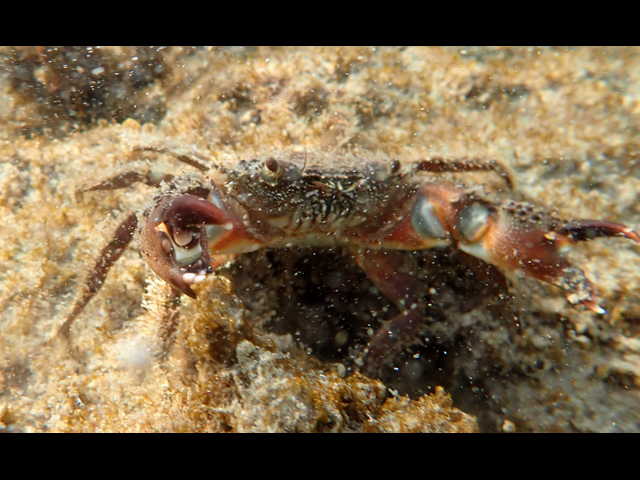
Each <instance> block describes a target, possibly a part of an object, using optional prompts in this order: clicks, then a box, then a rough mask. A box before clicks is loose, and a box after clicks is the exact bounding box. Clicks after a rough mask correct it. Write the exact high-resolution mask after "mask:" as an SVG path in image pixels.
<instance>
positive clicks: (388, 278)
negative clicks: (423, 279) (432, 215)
mask: <svg viewBox="0 0 640 480" xmlns="http://www.w3.org/2000/svg"><path fill="white" fill-rule="evenodd" d="M396 253H397V252H390V251H384V250H365V249H360V250H356V251H354V252H353V256H354V258H355V259H356V262H357V263H358V265H359V266H360V268H362V270H363V271H364V272H365V273H366V274H367V276H368V277H369V279H370V280H371V281H372V282H373V284H374V285H375V286H376V287H378V289H379V290H380V291H381V292H382V293H383V294H384V295H385V296H386V297H387V298H389V299H390V300H391V301H392V302H393V303H395V304H396V306H398V308H400V309H401V310H403V311H402V313H400V315H398V316H396V317H394V318H392V319H391V320H388V321H386V322H384V325H382V326H381V327H380V328H378V330H377V331H376V332H375V334H374V335H373V337H372V338H371V340H370V341H369V344H368V345H367V348H366V350H365V353H364V359H363V360H364V365H363V367H362V369H363V372H364V373H369V374H371V373H375V372H374V371H373V370H374V369H375V365H376V364H377V363H378V362H379V361H380V360H381V359H383V358H385V357H386V356H388V355H389V354H390V353H392V352H393V351H394V349H395V348H396V347H398V346H399V345H400V344H401V342H402V341H403V340H410V341H413V340H414V339H415V336H416V334H417V333H418V329H419V327H420V321H421V319H422V317H423V315H422V313H423V309H422V308H420V306H421V303H422V300H421V299H420V298H419V296H418V295H417V294H416V292H417V291H418V289H417V285H416V283H415V282H414V281H413V279H412V277H411V276H410V275H409V274H407V273H406V272H402V271H401V269H400V268H399V263H398V262H397V261H396V260H395V258H394V257H395V254H396Z"/></svg>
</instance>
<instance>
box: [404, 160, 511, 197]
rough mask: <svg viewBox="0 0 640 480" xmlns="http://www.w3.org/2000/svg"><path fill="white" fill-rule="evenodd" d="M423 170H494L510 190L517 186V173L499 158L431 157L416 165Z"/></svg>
mask: <svg viewBox="0 0 640 480" xmlns="http://www.w3.org/2000/svg"><path fill="white" fill-rule="evenodd" d="M414 168H415V169H416V170H417V171H422V172H435V173H440V172H454V173H455V172H479V171H493V172H496V173H497V174H498V175H500V176H501V177H502V178H504V181H505V182H506V184H507V186H508V187H509V189H510V190H513V188H514V186H515V183H516V181H515V175H514V174H513V172H512V171H511V170H510V169H509V167H507V166H506V165H505V164H503V163H501V162H498V161H497V160H481V159H475V158H460V159H448V158H443V157H431V158H426V159H424V160H420V161H419V162H417V163H416V165H415V167H414Z"/></svg>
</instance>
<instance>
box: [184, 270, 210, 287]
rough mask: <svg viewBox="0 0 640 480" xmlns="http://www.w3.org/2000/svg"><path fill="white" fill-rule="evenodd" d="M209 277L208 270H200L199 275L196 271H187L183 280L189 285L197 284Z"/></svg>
mask: <svg viewBox="0 0 640 480" xmlns="http://www.w3.org/2000/svg"><path fill="white" fill-rule="evenodd" d="M205 278H207V275H206V272H200V273H198V274H197V275H196V274H195V273H185V274H183V275H182V280H183V281H184V283H186V284H187V285H197V284H198V283H201V282H203V281H204V279H205Z"/></svg>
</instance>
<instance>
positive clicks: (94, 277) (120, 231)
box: [55, 214, 138, 336]
mask: <svg viewBox="0 0 640 480" xmlns="http://www.w3.org/2000/svg"><path fill="white" fill-rule="evenodd" d="M137 225H138V219H137V216H136V215H135V214H131V215H129V216H128V217H127V218H126V219H125V220H124V222H122V223H121V224H120V226H119V227H118V228H117V229H116V232H115V235H114V237H113V240H111V241H110V242H109V243H108V244H107V246H106V247H104V248H103V249H102V252H100V256H99V257H98V261H97V262H96V264H95V266H94V267H93V269H92V270H91V274H90V275H89V277H88V278H87V279H86V281H85V284H84V286H83V287H82V290H83V291H82V293H81V294H80V296H79V297H78V298H77V299H76V301H75V302H74V304H73V307H72V309H71V313H70V314H69V316H68V317H67V319H66V320H65V321H64V323H63V324H62V325H61V326H60V327H59V328H58V331H57V332H56V334H55V336H57V335H61V334H62V335H66V334H67V333H68V332H69V327H70V326H71V323H72V322H73V321H74V320H75V318H76V317H77V316H78V315H79V314H80V313H81V312H82V310H83V309H84V307H86V306H87V303H89V301H90V300H91V299H92V298H93V297H94V296H95V294H96V293H97V292H98V290H100V287H102V282H104V279H105V278H106V276H107V274H108V273H109V270H111V267H112V266H113V264H114V263H116V262H117V261H118V259H119V258H120V256H121V255H122V252H124V250H125V248H127V245H129V243H130V242H131V239H132V238H133V234H134V232H135V230H136V227H137Z"/></svg>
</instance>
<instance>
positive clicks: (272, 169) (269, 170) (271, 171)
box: [262, 157, 282, 182]
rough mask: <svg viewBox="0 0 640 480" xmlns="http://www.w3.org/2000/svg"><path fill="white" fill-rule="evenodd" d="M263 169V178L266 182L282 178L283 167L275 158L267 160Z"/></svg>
mask: <svg viewBox="0 0 640 480" xmlns="http://www.w3.org/2000/svg"><path fill="white" fill-rule="evenodd" d="M263 167H264V168H263V169H262V178H263V179H264V180H266V181H269V182H273V181H274V180H277V179H278V178H280V177H281V176H282V166H281V165H280V163H278V161H277V160H276V159H275V158H273V157H270V158H267V159H266V160H265V161H264V165H263Z"/></svg>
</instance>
